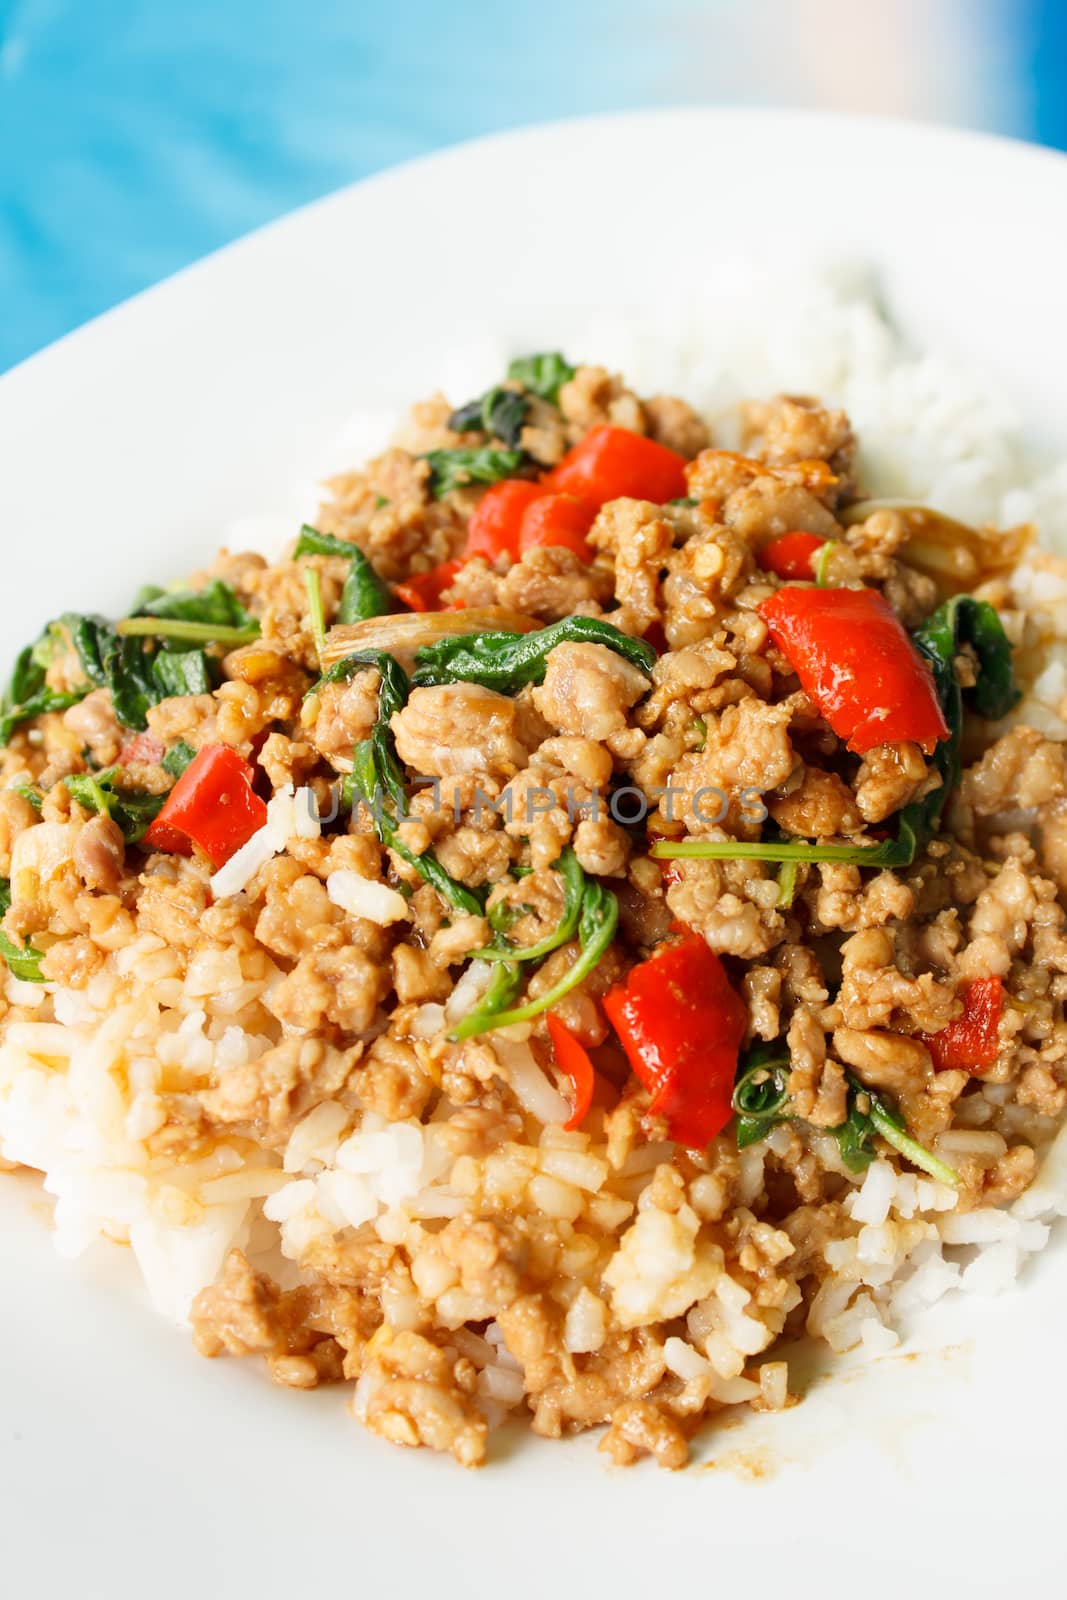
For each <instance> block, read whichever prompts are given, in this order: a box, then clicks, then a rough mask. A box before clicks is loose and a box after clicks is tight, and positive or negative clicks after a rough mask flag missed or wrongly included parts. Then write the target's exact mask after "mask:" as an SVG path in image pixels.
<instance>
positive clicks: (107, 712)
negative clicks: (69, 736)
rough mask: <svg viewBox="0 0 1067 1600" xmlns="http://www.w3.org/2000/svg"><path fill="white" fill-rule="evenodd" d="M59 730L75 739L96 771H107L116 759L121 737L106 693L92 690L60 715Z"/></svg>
mask: <svg viewBox="0 0 1067 1600" xmlns="http://www.w3.org/2000/svg"><path fill="white" fill-rule="evenodd" d="M63 726H64V727H65V728H66V729H67V731H68V732H69V733H73V734H74V736H75V737H76V738H77V739H79V740H80V741H81V743H82V745H83V746H84V748H85V749H86V751H87V752H88V754H89V756H90V757H91V759H92V763H93V765H94V766H96V767H110V766H112V765H113V764H114V763H115V762H116V761H117V760H118V758H119V751H120V750H121V749H122V745H123V733H122V729H121V728H120V727H119V723H118V718H117V717H116V716H115V711H114V707H113V706H112V704H111V691H110V689H94V690H93V692H92V693H91V694H87V695H86V697H85V699H84V700H81V701H79V703H78V704H77V705H76V706H71V707H70V709H69V710H68V711H64V713H63Z"/></svg>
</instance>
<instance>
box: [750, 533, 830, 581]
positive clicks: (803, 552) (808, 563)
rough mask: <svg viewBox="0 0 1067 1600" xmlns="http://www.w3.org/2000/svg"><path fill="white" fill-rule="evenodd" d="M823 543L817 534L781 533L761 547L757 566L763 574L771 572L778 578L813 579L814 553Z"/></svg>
mask: <svg viewBox="0 0 1067 1600" xmlns="http://www.w3.org/2000/svg"><path fill="white" fill-rule="evenodd" d="M825 543H826V540H825V539H823V538H821V537H820V536H819V534H817V533H802V532H800V531H799V530H797V531H796V532H795V533H781V534H779V535H778V537H777V539H771V540H770V542H769V543H768V544H765V545H764V546H763V549H762V550H761V551H760V553H759V564H760V566H761V567H762V568H763V570H764V572H773V573H774V574H775V576H776V577H779V578H814V576H815V566H814V557H815V553H816V551H818V550H821V549H822V547H823V545H824V544H825Z"/></svg>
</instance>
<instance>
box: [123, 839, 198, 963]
mask: <svg viewBox="0 0 1067 1600" xmlns="http://www.w3.org/2000/svg"><path fill="white" fill-rule="evenodd" d="M210 873H211V866H210V863H207V862H204V863H203V864H202V865H200V866H198V865H197V864H196V863H195V862H187V861H183V860H182V859H181V857H180V856H169V855H158V856H152V857H150V859H149V863H148V866H147V868H146V869H145V871H144V872H142V874H141V877H140V879H139V883H140V894H139V895H138V898H137V927H138V931H139V932H141V933H154V934H156V935H157V936H158V937H159V938H160V939H162V940H164V942H165V943H166V944H168V945H171V946H174V947H175V948H177V949H179V950H192V949H194V948H195V947H196V946H197V945H198V944H199V943H200V942H201V939H202V935H201V931H200V924H201V922H202V920H203V917H204V913H205V912H206V910H207V908H208V902H209V897H210V890H209V888H208V879H209V876H210Z"/></svg>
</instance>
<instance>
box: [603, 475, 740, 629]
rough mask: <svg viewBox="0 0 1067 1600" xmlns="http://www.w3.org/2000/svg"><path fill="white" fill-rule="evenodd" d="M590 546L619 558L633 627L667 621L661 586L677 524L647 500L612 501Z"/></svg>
mask: <svg viewBox="0 0 1067 1600" xmlns="http://www.w3.org/2000/svg"><path fill="white" fill-rule="evenodd" d="M589 542H590V544H591V545H593V547H594V548H595V549H597V550H606V551H609V552H610V553H611V555H613V556H614V559H615V594H616V596H617V598H618V600H619V603H620V605H621V606H622V607H624V608H625V611H626V619H627V627H628V628H630V629H632V630H633V632H634V633H638V634H643V633H645V632H647V630H648V628H649V627H651V625H652V623H653V622H659V621H661V620H662V613H661V610H660V601H659V586H660V578H661V576H662V575H663V573H664V570H665V563H666V559H667V556H668V555H669V554H670V552H671V551H672V550H673V549H674V528H673V526H672V524H671V523H670V522H669V521H668V520H667V518H666V517H665V516H664V515H663V512H662V510H661V509H660V507H659V506H656V505H652V504H651V503H650V502H649V501H647V500H612V501H610V502H609V503H608V504H607V505H606V506H604V507H603V509H602V510H601V512H600V515H599V516H598V517H597V519H596V521H595V522H594V523H593V526H592V528H591V529H590V530H589ZM716 548H717V547H716ZM613 620H614V619H613Z"/></svg>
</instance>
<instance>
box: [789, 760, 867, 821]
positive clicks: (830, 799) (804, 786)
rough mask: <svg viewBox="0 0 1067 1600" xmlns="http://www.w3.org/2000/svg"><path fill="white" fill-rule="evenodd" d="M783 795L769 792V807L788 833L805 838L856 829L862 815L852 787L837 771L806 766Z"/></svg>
mask: <svg viewBox="0 0 1067 1600" xmlns="http://www.w3.org/2000/svg"><path fill="white" fill-rule="evenodd" d="M796 779H797V774H796V773H794V774H793V778H792V780H791V782H790V784H789V788H788V792H787V793H786V794H783V795H770V796H768V798H767V810H768V811H769V812H770V814H771V816H772V817H773V818H774V820H775V822H777V824H778V826H779V827H780V828H783V829H784V830H785V832H786V833H793V834H798V835H799V836H800V837H801V838H805V839H829V838H831V837H832V836H833V835H834V834H839V833H845V834H848V833H856V832H857V831H858V830H859V829H860V828H862V826H863V817H862V816H861V814H860V811H859V807H858V806H857V805H856V803H855V800H854V798H853V795H852V791H851V789H850V788H849V787H848V785H847V784H846V783H845V782H844V781H843V779H841V778H839V777H838V776H837V774H836V772H824V771H823V770H822V769H821V768H820V767H804V768H802V769H801V772H800V781H799V783H797V782H796Z"/></svg>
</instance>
